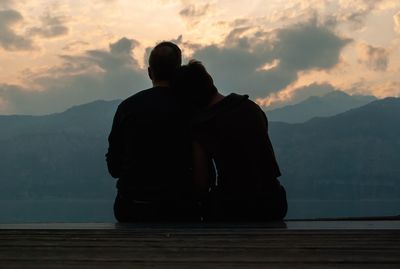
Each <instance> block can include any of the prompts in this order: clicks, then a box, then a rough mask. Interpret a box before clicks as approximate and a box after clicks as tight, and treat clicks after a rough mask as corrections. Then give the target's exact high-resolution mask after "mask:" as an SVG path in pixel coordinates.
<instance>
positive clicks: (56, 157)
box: [0, 98, 400, 222]
mask: <svg viewBox="0 0 400 269" xmlns="http://www.w3.org/2000/svg"><path fill="white" fill-rule="evenodd" d="M119 102H120V101H111V102H106V101H97V102H93V103H90V104H86V105H82V106H77V107H73V108H71V109H69V110H67V111H65V112H63V113H58V114H52V115H47V116H35V117H32V116H1V117H0V148H1V154H2V157H1V162H0V186H1V187H0V212H2V213H1V214H0V222H4V221H8V222H19V221H112V220H113V217H112V202H113V198H114V195H115V180H114V179H113V178H111V177H110V176H109V175H108V173H107V169H106V164H105V157H104V154H105V152H106V150H107V135H108V133H109V131H110V128H111V124H112V119H113V115H114V113H115V110H116V107H117V105H118V104H119ZM399 115H400V99H398V98H387V99H383V100H378V101H374V102H371V103H370V104H367V105H365V106H362V107H360V108H356V109H352V110H349V111H347V112H344V113H341V114H338V115H336V116H332V117H325V118H314V119H312V120H310V121H307V122H305V123H300V124H288V123H283V122H271V123H270V135H271V140H272V143H273V145H274V148H275V152H276V155H277V158H278V161H279V164H280V167H281V170H282V174H283V176H282V177H281V178H280V180H281V182H282V184H283V185H284V186H285V187H286V189H287V193H288V197H289V200H290V205H289V217H327V216H360V215H364V216H366V215H385V214H386V215H387V214H392V213H393V214H394V213H396V214H397V215H398V213H399V212H400V203H399V199H400V198H399V197H400V165H399V164H400V154H399V152H400V117H399ZM396 201H397V202H396Z"/></svg>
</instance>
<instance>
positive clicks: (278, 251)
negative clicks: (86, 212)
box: [0, 220, 400, 269]
mask: <svg viewBox="0 0 400 269" xmlns="http://www.w3.org/2000/svg"><path fill="white" fill-rule="evenodd" d="M0 268H1V269H8V268H29V269H30V268H41V269H46V268H99V269H101V268H400V221H398V220H397V221H314V222H309V221H297V222H296V221H292V222H290V221H288V222H286V223H264V224H236V225H232V224H229V225H224V224H208V225H204V224H203V225H201V224H186V225H184V224H182V225H176V224H164V225H163V224H135V225H114V224H25V225H24V224H19V225H12V224H9V225H5V224H3V225H0Z"/></svg>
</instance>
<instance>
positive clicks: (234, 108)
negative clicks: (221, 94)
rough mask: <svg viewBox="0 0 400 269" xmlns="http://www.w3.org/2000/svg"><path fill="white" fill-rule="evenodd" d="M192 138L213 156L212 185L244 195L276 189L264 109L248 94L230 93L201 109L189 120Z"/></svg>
mask: <svg viewBox="0 0 400 269" xmlns="http://www.w3.org/2000/svg"><path fill="white" fill-rule="evenodd" d="M192 128H193V133H194V139H195V140H198V141H199V142H200V143H201V144H202V145H203V146H204V147H205V148H206V150H207V152H208V153H209V155H210V156H211V158H213V159H214V162H215V165H216V170H217V174H218V178H217V184H218V186H215V184H212V186H211V188H212V189H218V190H222V191H223V192H224V193H226V194H228V195H229V194H231V195H232V196H234V197H236V198H237V199H240V197H242V198H244V199H246V197H248V196H252V195H254V194H255V193H256V192H258V191H267V192H268V191H272V192H274V191H278V188H279V182H278V180H277V177H279V176H280V175H281V173H280V170H279V167H278V164H277V161H276V159H275V154H274V151H273V148H272V144H271V141H270V139H269V136H268V121H267V118H266V116H265V114H264V112H263V111H262V110H261V109H260V107H259V106H258V105H257V104H255V103H254V102H252V101H250V100H249V99H248V96H241V95H238V94H231V95H229V96H227V97H225V98H224V99H222V100H221V101H220V102H218V103H217V104H215V105H213V106H212V107H210V108H207V109H205V110H204V111H201V112H200V113H199V114H198V115H197V116H196V117H195V119H194V121H193V127H192Z"/></svg>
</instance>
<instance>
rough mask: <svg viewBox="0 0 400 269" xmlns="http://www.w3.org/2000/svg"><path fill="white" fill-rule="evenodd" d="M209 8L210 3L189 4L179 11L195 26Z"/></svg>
mask: <svg viewBox="0 0 400 269" xmlns="http://www.w3.org/2000/svg"><path fill="white" fill-rule="evenodd" d="M209 10H210V4H188V5H186V6H184V7H183V8H182V9H181V10H180V11H179V15H180V16H181V17H182V18H183V19H184V20H186V21H187V22H188V23H189V24H190V25H192V26H193V25H195V24H197V23H199V22H200V21H201V19H202V17H204V16H205V15H207V13H208V11H209Z"/></svg>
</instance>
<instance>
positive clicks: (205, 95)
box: [173, 60, 217, 109]
mask: <svg viewBox="0 0 400 269" xmlns="http://www.w3.org/2000/svg"><path fill="white" fill-rule="evenodd" d="M173 87H174V88H175V89H176V90H177V91H178V93H179V95H180V97H181V98H183V100H184V101H185V102H187V103H188V104H189V105H191V106H193V108H195V109H196V108H202V107H205V106H207V105H208V104H209V103H210V101H211V98H212V97H213V95H214V94H215V93H217V89H216V88H215V86H214V82H213V79H212V77H211V76H210V74H208V72H207V70H206V68H205V67H204V65H203V64H202V63H201V62H199V61H196V60H191V61H190V62H189V63H188V64H187V65H183V66H181V67H180V68H179V70H178V72H177V74H176V76H175V80H174V82H173Z"/></svg>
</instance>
